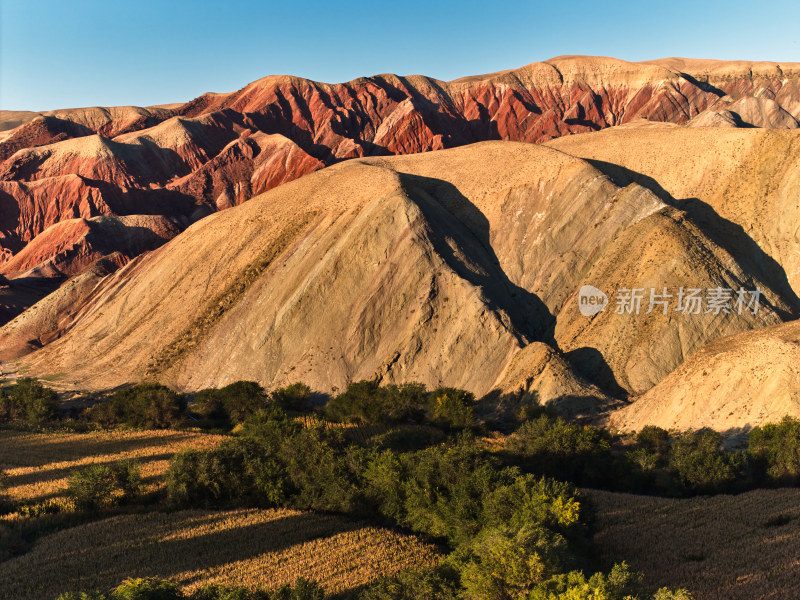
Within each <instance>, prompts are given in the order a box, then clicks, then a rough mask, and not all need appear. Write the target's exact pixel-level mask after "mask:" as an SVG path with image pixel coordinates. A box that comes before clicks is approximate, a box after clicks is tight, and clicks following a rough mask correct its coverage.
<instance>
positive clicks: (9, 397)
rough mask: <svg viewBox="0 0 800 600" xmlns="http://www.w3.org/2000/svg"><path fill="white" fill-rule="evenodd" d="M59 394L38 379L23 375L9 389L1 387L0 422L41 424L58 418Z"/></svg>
mask: <svg viewBox="0 0 800 600" xmlns="http://www.w3.org/2000/svg"><path fill="white" fill-rule="evenodd" d="M57 410H58V396H57V395H56V393H55V392H54V391H53V390H51V389H49V388H46V387H44V386H43V385H42V384H41V383H40V382H39V381H37V380H36V379H32V378H30V377H23V378H21V379H18V380H17V382H16V384H15V385H13V386H12V387H11V388H10V389H9V390H7V391H6V390H2V389H0V422H6V423H9V422H23V423H28V424H32V425H40V424H42V423H45V422H47V421H51V420H53V419H54V418H56V415H57Z"/></svg>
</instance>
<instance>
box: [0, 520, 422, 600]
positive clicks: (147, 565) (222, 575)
mask: <svg viewBox="0 0 800 600" xmlns="http://www.w3.org/2000/svg"><path fill="white" fill-rule="evenodd" d="M437 559H438V554H437V551H436V548H435V547H434V546H431V545H429V544H425V543H423V542H421V541H420V540H419V539H418V538H416V537H414V536H409V535H403V534H399V533H396V532H394V531H391V530H386V529H381V528H377V527H373V526H369V525H365V524H364V523H359V522H357V521H354V520H351V519H347V518H344V517H339V516H333V515H324V514H319V513H310V512H302V511H296V510H285V509H275V510H255V509H250V510H234V511H222V512H213V511H180V512H173V513H163V512H154V513H149V514H145V515H141V514H139V515H121V516H116V517H112V518H109V519H105V520H102V521H96V522H93V523H88V524H85V525H80V526H77V527H72V528H70V529H67V530H64V531H60V532H58V533H55V534H52V535H50V536H47V537H45V538H43V539H42V540H40V541H39V542H37V544H36V545H35V546H34V548H33V549H32V550H31V551H30V552H28V553H27V554H25V555H23V556H20V557H17V558H14V559H11V560H8V561H5V562H0V581H3V582H4V590H5V593H6V597H8V598H15V599H16V600H43V599H48V598H53V597H55V596H56V595H58V593H60V592H64V591H72V590H74V591H77V590H85V589H97V588H108V587H110V586H112V585H115V584H117V583H119V581H121V580H122V579H124V578H126V577H151V576H153V577H163V578H171V579H173V580H175V581H177V582H179V584H180V585H181V586H182V587H183V588H184V589H185V590H189V591H190V590H193V589H194V588H196V587H199V586H200V585H202V584H206V583H224V584H226V585H244V586H248V587H256V586H263V587H270V588H271V587H277V586H279V585H282V584H284V583H294V581H295V580H296V579H297V578H298V577H306V578H309V579H315V580H317V581H319V582H320V584H321V585H323V587H325V589H326V590H327V591H328V592H330V593H338V592H343V591H346V590H350V589H355V588H358V587H360V586H362V585H365V584H367V583H369V582H370V581H372V580H374V579H375V578H377V577H379V576H381V575H388V574H392V573H395V572H397V571H398V570H401V569H405V568H410V567H415V566H424V565H431V564H434V563H435V562H436V560H437Z"/></svg>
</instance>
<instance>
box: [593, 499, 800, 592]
mask: <svg viewBox="0 0 800 600" xmlns="http://www.w3.org/2000/svg"><path fill="white" fill-rule="evenodd" d="M588 493H589V495H590V497H591V499H592V500H593V501H594V503H595V506H596V510H597V523H596V530H597V533H596V536H595V543H596V545H597V547H598V550H599V551H600V552H601V553H602V557H603V559H604V561H606V564H605V565H604V566H608V565H609V564H611V563H613V562H614V561H621V560H627V561H628V563H629V564H630V565H631V567H632V568H633V569H634V570H637V571H641V572H643V573H644V576H645V581H647V583H648V584H651V585H652V586H654V587H660V586H674V585H676V582H679V583H680V585H681V587H685V588H687V589H688V590H689V591H691V592H692V593H693V594H694V595H695V599H696V600H784V599H787V598H796V597H797V583H798V573H800V490H797V489H781V490H755V491H751V492H747V493H744V494H740V495H737V496H711V497H698V498H690V499H670V498H654V497H648V496H636V495H631V494H616V493H612V492H601V491H596V490H591V491H588Z"/></svg>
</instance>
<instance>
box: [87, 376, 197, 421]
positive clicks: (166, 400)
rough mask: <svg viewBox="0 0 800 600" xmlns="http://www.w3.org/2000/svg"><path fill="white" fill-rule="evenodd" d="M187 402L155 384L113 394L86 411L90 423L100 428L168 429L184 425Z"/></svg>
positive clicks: (146, 384) (183, 397)
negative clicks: (124, 426)
mask: <svg viewBox="0 0 800 600" xmlns="http://www.w3.org/2000/svg"><path fill="white" fill-rule="evenodd" d="M185 411H186V398H185V396H184V395H183V394H178V393H176V392H173V391H172V390H171V389H169V388H168V387H165V386H163V385H159V384H157V383H140V384H138V385H135V386H132V387H130V388H126V389H124V390H119V391H117V392H114V394H112V395H111V397H110V398H108V399H107V400H104V401H102V402H100V403H99V404H96V405H95V406H93V407H91V408H90V409H89V410H88V411H87V415H88V417H89V419H90V420H91V421H93V422H95V423H98V424H100V425H102V426H103V427H114V426H117V425H127V426H129V427H136V428H142V429H168V428H170V427H178V426H180V425H181V424H183V422H184V412H185Z"/></svg>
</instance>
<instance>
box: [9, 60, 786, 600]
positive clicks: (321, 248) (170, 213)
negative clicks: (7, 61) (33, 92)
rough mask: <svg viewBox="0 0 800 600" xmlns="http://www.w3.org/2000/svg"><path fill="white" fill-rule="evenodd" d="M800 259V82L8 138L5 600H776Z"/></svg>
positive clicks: (192, 106)
mask: <svg viewBox="0 0 800 600" xmlns="http://www.w3.org/2000/svg"><path fill="white" fill-rule="evenodd" d="M798 223H800V63H771V62H744V61H741V62H733V61H727V62H726V61H712V60H694V59H681V58H667V59H662V60H655V61H649V62H637V63H631V62H625V61H622V60H617V59H612V58H604V57H589V56H561V57H557V58H553V59H551V60H548V61H545V62H540V63H532V64H529V65H526V66H524V67H521V68H517V69H512V70H508V71H502V72H497V73H491V74H487V75H479V76H473V77H464V78H460V79H455V80H452V81H439V80H436V79H432V78H429V77H424V76H421V75H412V76H397V75H391V74H383V75H375V76H372V77H362V78H358V79H355V80H353V81H349V82H346V83H340V84H327V83H320V82H315V81H310V80H307V79H302V78H298V77H290V76H269V77H265V78H263V79H260V80H258V81H255V82H253V83H251V84H249V85H247V86H245V87H244V88H242V89H240V90H238V91H235V92H230V93H207V94H204V95H201V96H199V97H198V98H195V99H194V100H190V101H188V102H185V103H176V104H169V105H163V106H152V107H133V106H124V107H90V108H76V109H63V110H53V111H48V112H42V113H38V112H30V111H0V423H2V428H0V429H2V430H0V598H5V597H8V598H15V599H20V600H27V599H29V600H55V599H56V598H59V596H58V594H60V593H62V592H63V593H67V592H70V593H72V592H74V593H75V594H79V593H80V592H87V593H89V592H92V591H94V590H99V592H98V594H99V595H97V596H91V598H92V600H94V599H95V598H97V600H128V599H129V598H136V599H139V600H148V599H150V598H159V599H160V598H167V599H169V600H233V599H236V600H287V599H289V598H291V599H292V600H321V599H322V598H324V597H332V598H341V599H344V598H352V599H354V600H356V599H359V600H410V599H411V598H415V599H416V598H430V599H431V600H433V599H435V600H456V599H459V600H461V599H465V600H491V599H497V598H503V599H506V600H510V599H513V600H531V599H535V600H539V599H544V598H547V599H548V600H564V599H566V598H569V599H570V600H582V599H584V598H586V599H588V598H596V599H602V600H631V599H633V600H645V599H646V598H654V599H656V600H689V599H691V598H693V599H694V600H712V599H718V598H719V599H722V598H725V599H737V598H741V599H743V600H744V599H745V598H746V599H748V600H749V599H767V598H788V597H790V596H791V594H792V593H793V591H792V590H793V589H794V588H793V585H794V582H795V581H796V579H797V573H798V571H799V570H800V565H798V563H797V559H796V552H795V550H796V548H795V545H796V544H795V539H796V538H797V531H796V529H797V527H796V525H797V523H798V522H800V521H798V519H800V517H799V516H798V514H796V513H797V511H796V510H795V509H794V508H793V506H794V504H796V501H797V494H796V493H795V492H796V490H795V489H786V488H791V487H792V486H794V487H796V486H797V485H799V484H800V320H798V319H800V225H798ZM776 488H781V489H776ZM637 573H640V574H641V575H642V580H641V583H638V582H639V576H638V575H637ZM127 578H134V579H131V580H128V581H126V579H127ZM139 578H145V579H142V580H140V579H139ZM117 586H120V587H117ZM220 586H222V587H220ZM231 586H234V587H231ZM236 586H241V587H238V588H236V589H234V588H235V587H236ZM280 586H284V587H283V588H281V589H278V588H280ZM286 586H288V587H286ZM140 588H141V589H145V591H146V593H145V592H142V594H143V595H135V596H131V595H130V594H132V593H134V592H133V591H131V590H134V591H135V590H140ZM162 588H163V589H162ZM167 588H169V589H168V590H167ZM256 588H264V590H261V591H259V590H257V589H256ZM661 588H663V589H661ZM667 588H669V589H667ZM115 589H116V591H115ZM147 590H149V591H147ZM159 590H160V591H159ZM164 590H167V591H166V592H165V591H164ZM265 590H266V591H265ZM687 590H688V591H687ZM140 591H141V590H140ZM137 593H138V592H137ZM147 594H151V595H147ZM159 594H162V595H159ZM164 594H166V595H164ZM170 594H171V595H170ZM89 597H90V596H80V595H69V594H67V595H65V596H63V597H60V600H83V599H85V598H89Z"/></svg>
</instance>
